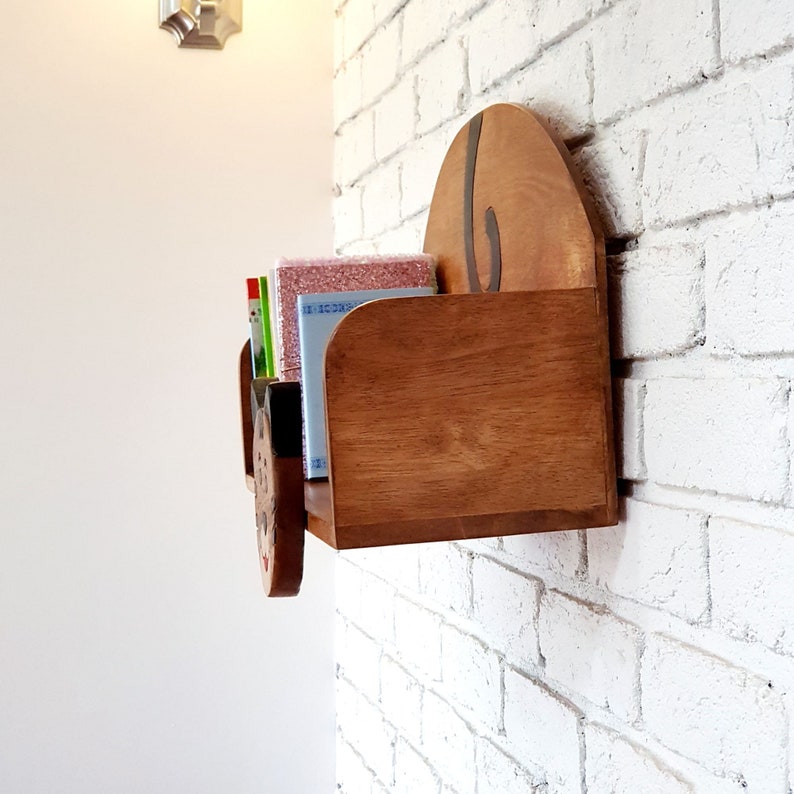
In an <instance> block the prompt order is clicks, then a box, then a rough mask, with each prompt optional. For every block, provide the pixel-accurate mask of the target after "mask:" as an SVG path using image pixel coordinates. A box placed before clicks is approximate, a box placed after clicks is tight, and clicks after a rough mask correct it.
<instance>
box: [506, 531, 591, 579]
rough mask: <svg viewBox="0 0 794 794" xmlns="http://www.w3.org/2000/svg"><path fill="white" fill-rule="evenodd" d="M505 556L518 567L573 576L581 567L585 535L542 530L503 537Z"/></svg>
mask: <svg viewBox="0 0 794 794" xmlns="http://www.w3.org/2000/svg"><path fill="white" fill-rule="evenodd" d="M502 542H503V548H504V552H505V556H506V558H507V560H508V561H509V562H511V563H512V564H514V565H515V566H516V567H517V568H522V569H524V568H527V567H529V568H532V569H534V568H539V569H542V570H547V571H552V572H553V573H559V574H562V575H563V576H568V577H570V578H573V577H575V576H576V575H577V574H578V572H579V571H580V570H581V567H582V563H583V562H584V560H583V547H582V537H581V536H580V535H579V534H578V533H577V532H539V533H536V534H534V535H510V536H507V537H505V538H503V541H502Z"/></svg>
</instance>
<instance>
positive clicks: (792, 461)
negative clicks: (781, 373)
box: [785, 381, 794, 504]
mask: <svg viewBox="0 0 794 794" xmlns="http://www.w3.org/2000/svg"><path fill="white" fill-rule="evenodd" d="M792 385H793V384H792V381H789V382H788V383H787V384H786V419H787V420H788V421H787V422H786V453H787V455H786V461H787V466H786V488H785V500H786V504H791V503H792V502H793V501H794V493H792V488H794V483H792V467H794V446H792V444H793V442H794V440H793V439H792V438H791V429H792V426H794V421H792V417H793V416H794V404H793V403H792Z"/></svg>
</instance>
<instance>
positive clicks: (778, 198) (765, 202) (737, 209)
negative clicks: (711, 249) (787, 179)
mask: <svg viewBox="0 0 794 794" xmlns="http://www.w3.org/2000/svg"><path fill="white" fill-rule="evenodd" d="M792 199H794V190H791V191H784V192H781V193H776V194H773V195H772V196H769V195H765V196H759V197H758V198H757V199H754V200H752V201H744V202H741V203H739V204H729V205H728V206H726V207H720V208H719V209H713V210H706V211H704V212H697V213H693V214H692V215H686V216H684V217H682V218H676V219H674V220H671V221H669V222H668V223H661V224H650V225H649V226H647V227H646V230H647V231H650V232H662V231H668V230H670V229H684V230H685V229H688V228H689V227H691V226H693V225H694V226H699V225H700V224H701V223H702V222H704V221H711V220H715V219H718V218H722V217H727V216H729V215H734V214H739V213H746V212H753V211H755V210H759V209H766V208H771V207H773V206H775V205H776V204H785V203H787V202H789V201H791V200H792Z"/></svg>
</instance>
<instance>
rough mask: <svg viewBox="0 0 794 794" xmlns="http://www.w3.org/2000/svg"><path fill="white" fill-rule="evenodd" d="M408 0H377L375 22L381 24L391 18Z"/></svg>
mask: <svg viewBox="0 0 794 794" xmlns="http://www.w3.org/2000/svg"><path fill="white" fill-rule="evenodd" d="M406 2H407V0H375V24H376V25H380V24H381V23H383V22H384V21H386V20H388V19H390V18H391V17H392V16H393V15H394V14H395V13H396V12H397V11H398V10H399V9H400V8H401V7H402V6H404V5H405V3H406Z"/></svg>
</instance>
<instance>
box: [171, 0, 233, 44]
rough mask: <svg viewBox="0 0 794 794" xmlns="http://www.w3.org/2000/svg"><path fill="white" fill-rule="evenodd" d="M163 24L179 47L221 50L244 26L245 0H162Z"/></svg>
mask: <svg viewBox="0 0 794 794" xmlns="http://www.w3.org/2000/svg"><path fill="white" fill-rule="evenodd" d="M160 27H161V28H163V30H168V31H170V32H171V33H173V34H174V37H175V38H176V40H177V42H178V43H179V46H180V47H196V48H199V49H210V50H222V49H223V45H224V44H226V39H228V38H229V36H231V35H232V33H239V32H240V31H241V30H242V27H243V0H160Z"/></svg>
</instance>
